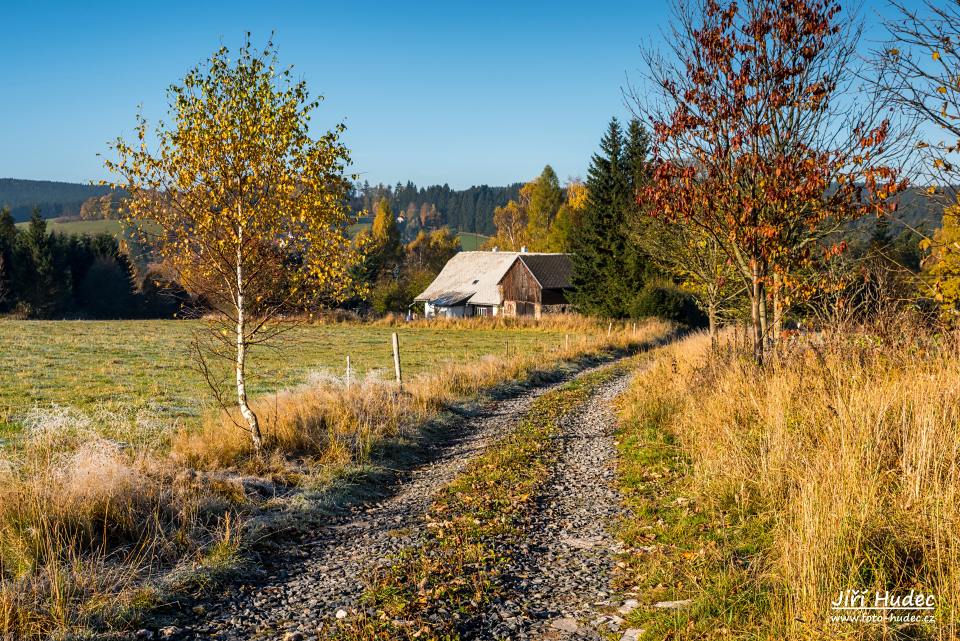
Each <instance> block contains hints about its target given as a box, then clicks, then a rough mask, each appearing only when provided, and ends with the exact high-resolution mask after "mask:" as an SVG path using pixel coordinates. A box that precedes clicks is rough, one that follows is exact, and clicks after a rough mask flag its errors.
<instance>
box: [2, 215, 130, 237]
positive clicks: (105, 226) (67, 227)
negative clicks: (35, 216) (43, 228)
mask: <svg viewBox="0 0 960 641" xmlns="http://www.w3.org/2000/svg"><path fill="white" fill-rule="evenodd" d="M29 224H30V223H29V222H22V223H17V227H20V228H24V227H26V226H27V225H29ZM47 231H51V232H57V233H58V234H67V235H71V234H72V235H82V234H88V235H91V236H92V235H94V234H111V235H114V236H116V235H117V234H119V233H120V232H121V231H123V221H120V220H59V219H57V218H52V219H50V220H48V221H47Z"/></svg>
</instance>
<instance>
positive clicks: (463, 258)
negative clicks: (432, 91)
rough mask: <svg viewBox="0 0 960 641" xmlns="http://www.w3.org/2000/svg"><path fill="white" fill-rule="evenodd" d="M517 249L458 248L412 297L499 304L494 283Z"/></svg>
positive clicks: (437, 301) (440, 301)
mask: <svg viewBox="0 0 960 641" xmlns="http://www.w3.org/2000/svg"><path fill="white" fill-rule="evenodd" d="M517 255H518V254H517V252H458V253H456V254H454V256H453V258H451V259H450V260H449V261H447V264H446V265H444V266H443V269H441V270H440V273H439V274H437V277H436V278H434V279H433V282H432V283H430V286H429V287H427V288H426V289H425V290H424V291H423V292H422V293H421V294H420V295H419V296H417V297H416V298H415V299H414V300H418V301H429V302H430V303H432V304H437V305H442V306H451V305H461V304H463V303H470V304H472V305H499V304H500V303H502V302H503V301H502V300H501V299H500V291H499V290H498V289H497V283H499V282H500V279H501V278H503V275H504V274H506V273H507V270H508V269H510V265H512V264H513V261H515V260H516V259H517Z"/></svg>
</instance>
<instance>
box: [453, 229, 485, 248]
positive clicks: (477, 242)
mask: <svg viewBox="0 0 960 641" xmlns="http://www.w3.org/2000/svg"><path fill="white" fill-rule="evenodd" d="M489 239H490V237H489V236H484V235H483V234H472V233H470V232H465V231H462V232H460V246H461V247H462V248H463V251H468V252H469V251H476V250H478V249H480V248H481V247H482V246H483V244H484V243H485V242H487V240H489Z"/></svg>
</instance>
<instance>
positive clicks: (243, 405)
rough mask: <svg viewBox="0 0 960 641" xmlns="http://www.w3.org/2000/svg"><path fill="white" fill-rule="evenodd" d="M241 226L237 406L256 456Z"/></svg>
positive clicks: (258, 443) (257, 437) (256, 424)
mask: <svg viewBox="0 0 960 641" xmlns="http://www.w3.org/2000/svg"><path fill="white" fill-rule="evenodd" d="M242 246H243V228H242V227H241V228H240V229H239V233H238V238H237V297H236V302H237V329H236V332H237V362H236V369H237V406H238V407H239V408H240V414H242V415H243V418H244V419H245V420H246V421H247V427H248V428H249V429H250V439H251V441H252V443H253V453H254V455H256V456H257V457H259V456H260V454H261V452H262V450H263V438H262V436H261V434H260V422H259V421H258V420H257V415H256V414H255V413H254V412H253V410H252V409H250V405H249V404H248V403H247V381H246V373H245V371H246V364H247V335H246V314H245V312H246V309H245V304H246V302H245V300H244V293H243V254H242Z"/></svg>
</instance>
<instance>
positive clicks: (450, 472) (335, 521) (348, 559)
mask: <svg viewBox="0 0 960 641" xmlns="http://www.w3.org/2000/svg"><path fill="white" fill-rule="evenodd" d="M594 369H595V368H594ZM587 371H590V370H586V371H584V372H581V373H579V374H578V376H579V375H582V374H584V373H586V372H587ZM561 384H562V382H558V383H554V384H551V385H546V386H542V387H538V388H534V389H531V390H528V391H525V392H523V393H521V394H520V395H519V396H516V397H514V398H511V399H507V400H499V401H496V402H491V403H489V404H487V405H485V406H483V407H482V408H481V412H480V413H479V415H477V416H473V417H471V418H467V419H464V420H463V422H462V424H460V425H458V426H457V427H456V428H455V429H456V430H457V431H458V433H459V434H460V435H461V436H460V437H459V438H457V439H455V440H453V441H451V442H447V443H445V444H442V445H438V446H437V451H436V452H435V453H434V455H433V456H431V457H429V458H430V462H429V463H428V464H425V465H423V466H421V467H419V468H418V469H416V470H414V471H413V472H411V473H410V474H409V475H407V476H406V477H405V478H404V479H402V482H400V483H399V484H398V485H397V487H396V488H395V493H394V494H393V495H392V496H390V497H389V498H386V499H384V500H382V501H380V502H377V503H374V504H372V505H367V506H360V507H357V508H355V509H353V510H352V511H351V512H350V513H348V514H345V515H343V516H340V517H332V518H331V519H330V521H329V523H328V524H327V526H326V527H324V528H322V529H321V530H318V531H317V532H316V533H315V536H314V537H312V538H311V540H309V541H300V542H288V543H286V544H283V545H281V546H280V547H279V549H277V550H276V552H275V553H274V554H271V555H269V557H268V558H261V563H262V567H261V568H260V571H259V573H258V574H259V575H258V576H256V577H253V578H249V579H248V580H247V581H245V582H242V583H236V584H233V585H230V586H225V587H224V588H223V589H222V591H221V592H220V593H219V594H218V595H215V596H212V597H208V598H206V599H204V600H203V601H200V602H198V603H196V604H194V603H191V604H190V605H191V606H194V607H193V608H192V609H193V612H195V614H190V615H189V616H187V618H186V619H184V618H183V615H180V616H179V617H177V619H178V620H177V621H175V623H176V625H177V626H179V628H180V634H178V635H177V638H178V639H215V640H219V641H240V640H243V641H257V640H266V639H271V640H273V639H277V640H280V639H285V638H295V639H303V640H304V641H309V640H314V639H323V638H324V633H323V630H324V629H328V627H329V624H330V622H331V621H332V620H333V619H334V617H335V616H336V612H337V611H338V610H340V609H345V610H347V611H351V610H353V609H354V606H355V603H356V600H357V598H358V597H359V596H360V594H361V593H362V591H363V589H364V587H365V585H364V583H363V580H364V577H366V576H369V572H370V570H371V569H373V568H375V567H377V566H380V565H382V564H384V563H385V562H388V561H389V558H390V557H391V556H392V555H394V554H396V553H397V552H399V551H400V550H402V549H404V548H407V547H409V546H411V545H416V544H417V542H418V541H419V540H420V537H421V535H422V524H423V517H424V514H425V512H426V510H427V508H428V507H429V505H430V503H431V502H432V500H433V498H434V496H435V493H436V491H437V490H438V489H440V488H441V487H443V486H444V485H445V484H446V483H448V482H449V481H451V480H452V479H453V478H454V477H456V476H457V474H459V473H460V472H461V471H462V470H463V469H464V467H465V466H466V464H467V463H468V462H469V461H470V460H471V459H472V458H474V457H475V456H476V455H478V454H479V453H480V452H482V451H483V450H484V448H485V447H486V446H487V445H489V444H490V443H491V442H493V441H495V440H496V439H497V438H499V437H501V436H503V435H505V434H506V433H508V432H509V431H510V430H511V429H512V428H513V427H515V426H516V424H517V422H518V421H519V420H520V419H521V418H522V417H523V415H524V414H525V413H526V412H527V411H528V410H529V408H530V405H531V404H532V402H533V400H534V399H535V398H537V397H538V396H540V395H542V394H544V393H546V392H548V391H550V390H552V389H556V388H557V387H558V386H560V385H561ZM567 447H568V446H565V450H566V449H567ZM564 456H565V457H566V454H565V455H564ZM591 464H593V463H591ZM584 472H585V471H584ZM577 482H579V481H577ZM577 531H579V530H577ZM596 535H598V533H595V532H594V533H592V534H591V533H588V534H587V536H596ZM571 585H572V584H571ZM188 612H189V611H188Z"/></svg>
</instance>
